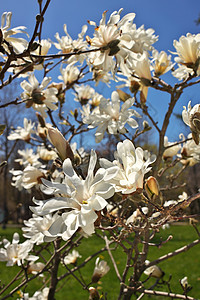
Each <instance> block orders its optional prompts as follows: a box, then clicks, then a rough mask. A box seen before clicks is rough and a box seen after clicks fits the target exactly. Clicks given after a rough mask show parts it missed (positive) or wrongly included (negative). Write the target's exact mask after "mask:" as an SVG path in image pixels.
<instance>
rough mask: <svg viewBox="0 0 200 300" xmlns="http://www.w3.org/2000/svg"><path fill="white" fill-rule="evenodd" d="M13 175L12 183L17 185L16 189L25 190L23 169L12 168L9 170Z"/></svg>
mask: <svg viewBox="0 0 200 300" xmlns="http://www.w3.org/2000/svg"><path fill="white" fill-rule="evenodd" d="M9 172H10V173H11V174H12V175H13V177H12V181H13V182H11V185H12V186H15V187H16V189H18V190H19V191H22V190H23V185H22V184H23V171H22V170H14V169H12V170H10V171H9Z"/></svg>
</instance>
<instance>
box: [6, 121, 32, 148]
mask: <svg viewBox="0 0 200 300" xmlns="http://www.w3.org/2000/svg"><path fill="white" fill-rule="evenodd" d="M34 127H35V123H32V122H31V120H29V121H28V120H27V118H24V127H20V126H18V127H17V128H16V129H15V130H13V131H12V132H11V133H10V134H9V136H8V139H9V140H23V141H25V142H29V141H30V139H31V133H35V130H34Z"/></svg>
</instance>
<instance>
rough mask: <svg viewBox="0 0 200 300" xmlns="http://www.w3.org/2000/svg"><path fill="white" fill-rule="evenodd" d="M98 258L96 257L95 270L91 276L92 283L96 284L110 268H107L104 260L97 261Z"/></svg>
mask: <svg viewBox="0 0 200 300" xmlns="http://www.w3.org/2000/svg"><path fill="white" fill-rule="evenodd" d="M99 260H100V258H99V257H97V259H96V262H95V268H94V272H93V275H92V282H93V283H96V282H98V281H99V279H100V278H101V277H103V276H104V275H106V274H107V273H108V271H109V270H110V267H109V266H108V264H107V262H106V261H105V260H101V261H99Z"/></svg>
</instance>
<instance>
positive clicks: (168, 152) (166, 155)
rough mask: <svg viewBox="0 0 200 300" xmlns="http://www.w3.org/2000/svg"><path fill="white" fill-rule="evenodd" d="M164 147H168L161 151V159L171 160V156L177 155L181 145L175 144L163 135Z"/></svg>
mask: <svg viewBox="0 0 200 300" xmlns="http://www.w3.org/2000/svg"><path fill="white" fill-rule="evenodd" d="M173 145H174V146H173ZM164 147H166V148H167V147H168V148H167V149H165V151H164V152H163V159H164V160H166V161H167V160H171V159H172V158H173V156H175V155H177V153H178V151H179V150H180V149H181V145H177V144H176V143H173V142H169V141H168V137H167V136H165V137H164Z"/></svg>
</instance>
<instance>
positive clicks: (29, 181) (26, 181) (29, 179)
mask: <svg viewBox="0 0 200 300" xmlns="http://www.w3.org/2000/svg"><path fill="white" fill-rule="evenodd" d="M45 173H46V170H43V169H38V168H35V167H33V166H27V167H26V168H25V169H24V171H23V178H22V186H23V188H25V189H31V188H32V187H34V186H37V185H38V184H40V183H41V178H45Z"/></svg>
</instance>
